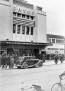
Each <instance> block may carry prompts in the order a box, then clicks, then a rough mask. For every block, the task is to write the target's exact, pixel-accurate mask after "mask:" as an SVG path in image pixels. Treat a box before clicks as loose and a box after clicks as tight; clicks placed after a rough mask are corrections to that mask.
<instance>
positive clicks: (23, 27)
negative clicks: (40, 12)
mask: <svg viewBox="0 0 65 91" xmlns="http://www.w3.org/2000/svg"><path fill="white" fill-rule="evenodd" d="M22 34H25V26H22Z"/></svg>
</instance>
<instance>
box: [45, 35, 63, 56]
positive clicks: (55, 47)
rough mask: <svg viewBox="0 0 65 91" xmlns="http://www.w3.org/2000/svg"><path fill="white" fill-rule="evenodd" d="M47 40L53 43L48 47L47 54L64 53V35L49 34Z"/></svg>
mask: <svg viewBox="0 0 65 91" xmlns="http://www.w3.org/2000/svg"><path fill="white" fill-rule="evenodd" d="M47 42H48V43H51V46H47V47H46V54H48V55H49V56H51V55H55V54H58V55H62V54H63V55H64V50H65V48H64V47H65V43H64V36H60V35H53V34H47Z"/></svg>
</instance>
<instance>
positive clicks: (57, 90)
mask: <svg viewBox="0 0 65 91" xmlns="http://www.w3.org/2000/svg"><path fill="white" fill-rule="evenodd" d="M64 75H65V74H61V75H59V78H60V81H59V83H55V84H53V85H52V88H51V91H65V84H62V82H61V81H62V80H63V78H62V76H64Z"/></svg>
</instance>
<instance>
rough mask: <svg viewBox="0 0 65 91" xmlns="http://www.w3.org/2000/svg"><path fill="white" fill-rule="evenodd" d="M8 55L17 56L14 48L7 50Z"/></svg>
mask: <svg viewBox="0 0 65 91" xmlns="http://www.w3.org/2000/svg"><path fill="white" fill-rule="evenodd" d="M7 54H15V52H14V49H13V48H7Z"/></svg>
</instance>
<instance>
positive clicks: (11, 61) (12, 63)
mask: <svg viewBox="0 0 65 91" xmlns="http://www.w3.org/2000/svg"><path fill="white" fill-rule="evenodd" d="M13 67H14V57H13V54H12V55H10V69H12V68H13Z"/></svg>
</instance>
